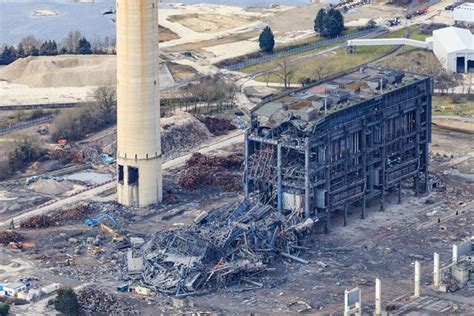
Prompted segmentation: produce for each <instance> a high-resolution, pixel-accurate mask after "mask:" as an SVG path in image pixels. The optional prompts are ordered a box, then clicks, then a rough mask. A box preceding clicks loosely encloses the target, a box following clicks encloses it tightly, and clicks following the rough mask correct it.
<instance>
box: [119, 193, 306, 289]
mask: <svg viewBox="0 0 474 316" xmlns="http://www.w3.org/2000/svg"><path fill="white" fill-rule="evenodd" d="M314 223H315V220H313V219H311V218H308V219H304V218H302V216H301V214H297V213H291V214H287V215H284V214H283V213H281V212H278V211H277V210H276V209H274V208H273V207H271V206H269V205H261V204H258V205H250V203H248V202H247V201H244V202H242V203H234V204H230V205H226V206H223V207H221V208H217V209H213V210H211V211H210V212H208V213H201V214H200V215H199V216H198V217H197V218H196V219H195V224H194V225H193V226H190V227H181V228H179V229H177V230H168V231H160V232H158V233H157V234H156V236H155V237H154V238H153V239H152V240H150V241H148V242H147V243H145V244H144V245H143V246H142V247H141V248H140V249H139V250H134V251H135V253H132V252H131V250H130V252H129V254H128V277H129V278H130V279H131V280H133V281H134V282H136V283H139V284H140V285H141V286H144V287H147V288H149V289H151V290H153V291H156V292H161V293H167V294H172V295H176V296H187V295H194V294H201V293H205V292H208V291H211V290H213V289H216V288H218V287H222V286H229V285H232V284H236V283H239V282H240V283H242V282H243V283H244V284H246V285H248V286H247V288H244V289H251V288H255V287H262V286H263V284H262V283H261V282H258V281H256V280H255V277H257V276H260V275H261V274H262V272H264V271H266V270H268V265H269V264H270V263H271V262H274V259H275V258H276V257H278V256H282V257H285V258H287V259H291V260H294V261H297V262H300V263H308V261H307V260H304V259H302V258H300V257H299V254H300V252H301V251H302V250H303V249H305V247H302V246H301V242H302V241H303V239H304V238H305V236H307V235H309V234H307V233H308V232H310V231H311V228H312V227H313V224H314ZM132 261H133V264H132V263H131V262H132Z"/></svg>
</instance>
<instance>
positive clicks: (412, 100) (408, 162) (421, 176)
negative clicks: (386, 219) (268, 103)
mask: <svg viewBox="0 0 474 316" xmlns="http://www.w3.org/2000/svg"><path fill="white" fill-rule="evenodd" d="M432 91H433V85H432V79H431V78H430V77H427V76H426V77H422V78H421V79H419V78H418V79H417V80H414V81H413V82H411V83H408V84H405V85H403V86H401V87H396V88H395V89H392V90H390V91H386V92H385V93H382V94H380V95H375V96H374V97H373V98H371V99H369V100H365V101H362V102H360V103H357V104H354V105H351V106H349V107H347V108H345V109H341V110H339V111H337V112H334V113H331V114H327V115H325V116H324V117H323V118H321V119H319V120H317V121H316V122H315V123H314V124H312V125H310V126H311V128H308V126H305V127H304V129H303V128H302V127H301V126H299V125H298V120H291V121H289V122H288V121H286V122H284V123H283V124H281V125H279V126H277V127H274V128H272V129H270V130H268V129H265V131H264V130H263V129H262V128H261V124H260V122H259V118H258V117H257V115H256V114H255V113H254V112H255V111H254V112H253V113H252V119H251V124H250V127H249V128H248V130H247V131H246V134H245V164H244V180H243V181H244V194H245V196H246V198H248V199H258V200H259V201H260V202H264V203H269V204H271V205H274V206H275V207H277V209H278V210H280V211H284V210H285V209H286V210H288V208H285V206H284V204H285V195H288V194H291V195H292V196H293V197H294V196H299V197H301V201H304V203H302V205H304V207H302V209H301V210H300V212H299V215H300V216H305V217H308V218H309V217H311V218H317V219H320V220H324V219H325V230H326V232H329V228H330V217H331V216H330V215H331V212H333V211H335V210H338V209H339V210H344V225H346V224H347V214H348V208H349V206H351V205H354V204H357V205H360V206H361V209H362V211H361V214H360V216H361V218H364V217H365V213H366V205H367V202H368V200H378V201H379V202H380V209H381V211H383V210H384V202H385V195H386V191H387V190H389V189H392V188H398V192H399V202H400V201H401V186H402V182H404V181H405V180H413V186H414V190H415V192H416V194H417V195H418V193H419V190H420V187H422V185H421V184H423V187H422V189H423V188H424V189H425V190H427V189H428V162H429V158H428V153H429V143H430V142H431V107H432V104H431V102H432V101H431V97H432ZM293 211H295V210H293Z"/></svg>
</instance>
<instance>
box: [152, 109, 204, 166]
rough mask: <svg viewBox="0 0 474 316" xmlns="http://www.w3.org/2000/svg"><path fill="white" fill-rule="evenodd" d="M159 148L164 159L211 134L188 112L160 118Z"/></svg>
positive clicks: (189, 147)
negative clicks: (161, 127)
mask: <svg viewBox="0 0 474 316" xmlns="http://www.w3.org/2000/svg"><path fill="white" fill-rule="evenodd" d="M161 125H162V126H164V127H166V128H163V130H162V133H161V150H162V153H163V156H164V159H165V160H167V159H172V158H175V157H177V156H179V155H181V154H182V153H184V152H186V151H188V150H189V149H191V148H194V147H196V146H198V145H199V144H202V143H203V142H205V141H206V140H208V139H210V138H211V136H212V134H211V133H210V132H209V130H208V129H207V128H206V126H205V125H204V124H203V123H201V122H200V121H199V120H198V119H197V118H195V117H194V116H192V115H191V114H189V113H184V112H183V113H180V114H178V115H176V116H172V117H167V118H163V119H161Z"/></svg>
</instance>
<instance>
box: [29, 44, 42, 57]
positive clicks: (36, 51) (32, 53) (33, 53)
mask: <svg viewBox="0 0 474 316" xmlns="http://www.w3.org/2000/svg"><path fill="white" fill-rule="evenodd" d="M39 55H40V52H39V49H38V48H36V46H33V47H32V48H31V52H30V56H39Z"/></svg>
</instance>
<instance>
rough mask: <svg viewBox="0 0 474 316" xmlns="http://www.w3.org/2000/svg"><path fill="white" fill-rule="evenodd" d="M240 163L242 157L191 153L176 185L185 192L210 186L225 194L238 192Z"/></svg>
mask: <svg viewBox="0 0 474 316" xmlns="http://www.w3.org/2000/svg"><path fill="white" fill-rule="evenodd" d="M242 163H243V157H242V156H241V155H238V154H232V155H229V156H224V157H221V156H207V155H203V154H201V153H193V154H192V156H191V157H190V158H189V159H188V161H186V165H185V167H184V168H183V170H182V171H181V172H180V173H179V174H178V179H177V184H178V185H179V186H180V187H182V188H184V189H187V190H197V189H201V188H203V187H209V186H212V187H221V188H222V189H224V191H226V192H235V191H240V190H241V188H242V175H241V173H240V169H241V166H242Z"/></svg>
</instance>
